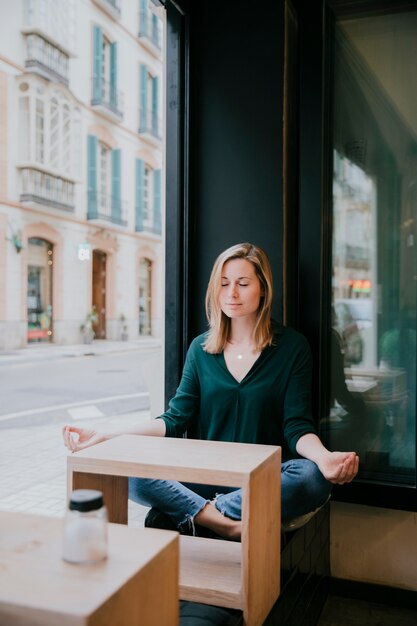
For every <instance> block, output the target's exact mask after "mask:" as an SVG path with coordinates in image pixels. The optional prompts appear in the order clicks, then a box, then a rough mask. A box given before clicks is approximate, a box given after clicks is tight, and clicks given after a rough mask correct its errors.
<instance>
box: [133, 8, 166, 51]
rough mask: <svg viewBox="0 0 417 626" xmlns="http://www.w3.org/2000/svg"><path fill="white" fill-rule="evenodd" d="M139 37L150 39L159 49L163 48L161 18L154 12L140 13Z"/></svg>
mask: <svg viewBox="0 0 417 626" xmlns="http://www.w3.org/2000/svg"><path fill="white" fill-rule="evenodd" d="M138 36H139V39H144V40H146V41H149V42H150V43H151V44H152V45H153V46H155V48H157V50H158V51H159V50H161V48H162V30H161V24H160V21H159V19H158V18H157V17H156V15H153V14H152V13H151V14H150V15H149V13H146V12H144V11H140V13H139V33H138Z"/></svg>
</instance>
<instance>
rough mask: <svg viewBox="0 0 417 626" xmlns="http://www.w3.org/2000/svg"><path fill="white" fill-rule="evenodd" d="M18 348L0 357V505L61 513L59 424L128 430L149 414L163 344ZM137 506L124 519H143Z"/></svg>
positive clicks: (63, 459) (63, 494)
mask: <svg viewBox="0 0 417 626" xmlns="http://www.w3.org/2000/svg"><path fill="white" fill-rule="evenodd" d="M119 348H120V349H119ZM107 349H108V346H107ZM20 354H23V355H24V356H23V358H21V359H12V358H9V359H7V358H6V357H5V356H2V355H0V510H5V511H26V512H30V513H41V514H46V515H53V516H62V515H63V514H64V512H65V506H66V457H67V454H68V453H67V451H66V449H65V447H64V446H63V443H62V436H61V429H62V426H63V425H64V424H66V423H73V424H77V425H78V426H81V427H84V426H85V427H91V428H95V429H98V430H99V429H103V428H106V427H107V426H109V425H112V426H114V425H115V424H117V426H120V427H121V428H132V427H133V426H134V425H135V424H137V423H138V422H139V421H142V420H148V419H149V418H150V415H151V412H150V396H152V394H154V395H155V385H153V389H149V384H148V383H149V381H152V380H158V375H159V373H160V372H161V371H162V356H161V355H162V350H161V348H160V346H153V347H152V346H150V347H149V346H148V347H143V346H142V347H141V346H138V347H136V346H127V345H126V346H122V347H120V346H115V347H114V351H112V352H108V351H106V345H105V343H104V342H103V343H102V344H101V345H100V344H99V343H98V342H97V344H96V347H95V348H94V350H92V351H91V352H89V353H88V354H77V352H76V351H75V350H72V351H71V350H69V349H68V348H67V349H66V350H64V349H61V350H54V349H53V348H52V349H51V351H50V352H48V351H47V350H45V349H43V352H42V349H41V348H40V349H39V350H38V351H37V352H36V350H34V351H31V350H28V351H27V352H26V353H24V351H20V352H19V356H20ZM150 386H151V387H152V384H151V385H150ZM161 390H162V385H161V384H160V385H159V386H158V393H160V392H161ZM160 404H161V400H159V401H158V402H155V406H158V405H160ZM155 414H157V413H155ZM141 509H142V507H138V505H136V506H135V505H130V506H129V521H131V520H132V521H133V522H135V520H136V522H137V521H138V520H143V515H144V511H143V510H141Z"/></svg>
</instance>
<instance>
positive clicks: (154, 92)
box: [152, 76, 159, 137]
mask: <svg viewBox="0 0 417 626" xmlns="http://www.w3.org/2000/svg"><path fill="white" fill-rule="evenodd" d="M158 89H159V80H158V77H157V76H155V78H153V79H152V133H153V134H154V135H155V137H159V128H158V126H159V124H158V99H159V95H158Z"/></svg>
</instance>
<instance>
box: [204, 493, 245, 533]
mask: <svg viewBox="0 0 417 626" xmlns="http://www.w3.org/2000/svg"><path fill="white" fill-rule="evenodd" d="M194 521H195V522H196V524H199V525H200V526H205V527H206V528H210V530H213V531H214V532H215V533H217V534H218V535H220V536H221V537H224V538H225V539H231V540H232V541H240V538H241V534H242V522H241V521H240V520H233V519H231V518H230V517H226V516H224V515H223V514H222V513H220V511H219V510H218V509H216V507H215V506H214V504H211V502H210V503H208V504H206V506H205V507H204V508H203V509H202V510H201V511H200V512H199V513H198V514H197V515H196V516H195V518H194Z"/></svg>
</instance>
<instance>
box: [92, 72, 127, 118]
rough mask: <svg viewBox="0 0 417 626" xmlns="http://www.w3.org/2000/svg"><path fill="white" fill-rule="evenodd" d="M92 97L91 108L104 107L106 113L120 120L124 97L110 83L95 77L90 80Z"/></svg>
mask: <svg viewBox="0 0 417 626" xmlns="http://www.w3.org/2000/svg"><path fill="white" fill-rule="evenodd" d="M91 89H92V93H93V97H92V99H91V104H92V106H97V107H104V109H106V110H107V111H109V112H110V113H112V114H113V115H115V116H116V117H118V118H119V119H122V117H123V110H124V96H123V93H122V92H121V91H119V90H118V89H116V87H115V86H114V85H112V84H111V83H110V82H108V81H106V80H103V79H102V78H99V77H97V76H93V78H92V79H91Z"/></svg>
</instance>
